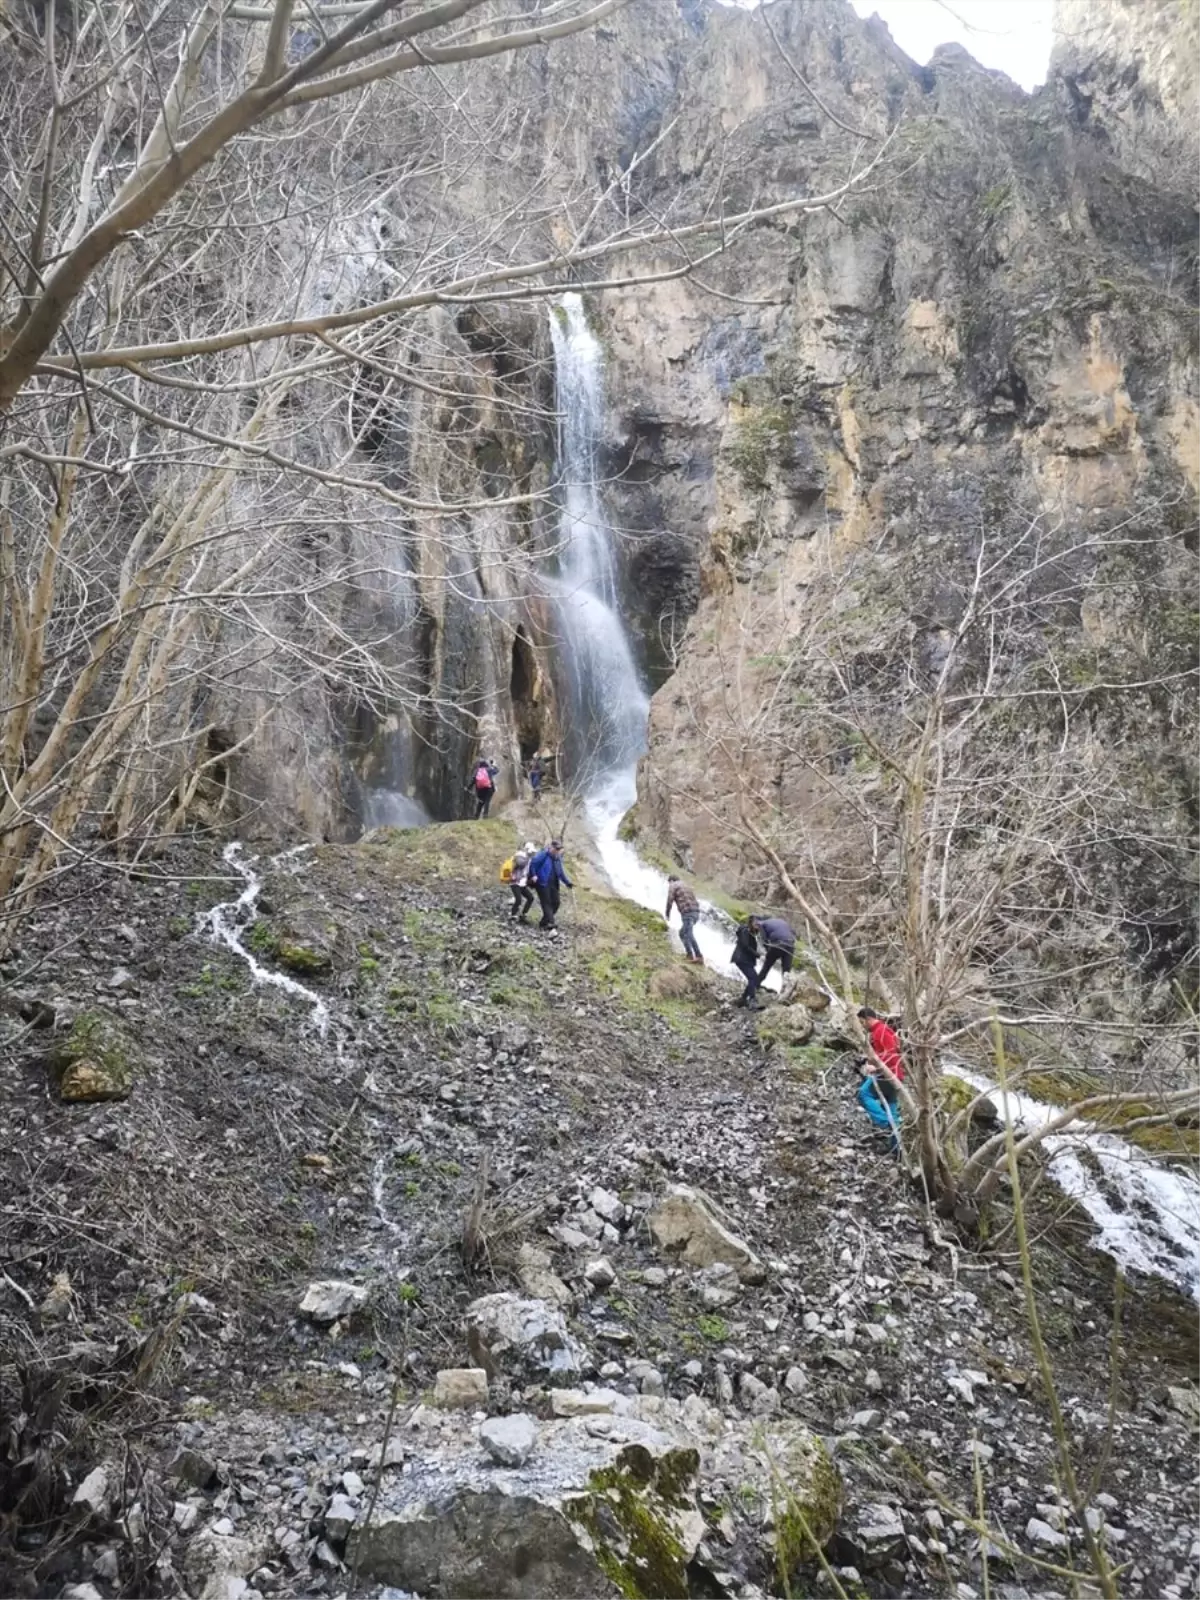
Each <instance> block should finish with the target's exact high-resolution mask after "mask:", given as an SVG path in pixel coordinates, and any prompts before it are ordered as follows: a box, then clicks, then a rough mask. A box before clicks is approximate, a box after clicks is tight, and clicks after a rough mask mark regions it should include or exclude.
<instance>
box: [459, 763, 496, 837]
mask: <svg viewBox="0 0 1200 1600" xmlns="http://www.w3.org/2000/svg"><path fill="white" fill-rule="evenodd" d="M499 771H500V768H499V767H498V766H497V765H496V763H495V762H494V761H489V760H488V759H487V757H486V756H481V757H480V758H479V760H478V761H477V762H476V763H475V767H474V770H473V771H472V773H471V781H470V783H468V785H467V793H468V794H471V793H474V795H475V821H476V822H478V821H479V819H480V817H486V816H487V814H488V808H489V806H490V805H491V803H492V797H493V796H494V795H495V793H496V774H497V773H498V772H499Z"/></svg>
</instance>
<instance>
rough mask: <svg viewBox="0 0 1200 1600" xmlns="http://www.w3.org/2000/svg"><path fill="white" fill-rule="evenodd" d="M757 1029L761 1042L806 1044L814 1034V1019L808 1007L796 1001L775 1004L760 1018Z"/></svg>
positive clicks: (768, 1043) (766, 1043)
mask: <svg viewBox="0 0 1200 1600" xmlns="http://www.w3.org/2000/svg"><path fill="white" fill-rule="evenodd" d="M755 1031H756V1033H757V1034H758V1038H759V1042H760V1043H761V1044H765V1045H768V1046H769V1045H773V1044H777V1045H785V1046H786V1045H804V1044H807V1043H808V1041H809V1040H810V1039H811V1038H812V1036H813V1019H812V1015H811V1013H810V1012H809V1010H808V1007H807V1006H803V1005H801V1004H800V1003H799V1002H798V1001H796V1002H793V1003H792V1004H790V1005H779V1006H773V1007H772V1008H771V1010H770V1011H768V1012H767V1013H766V1015H765V1016H763V1017H760V1018H759V1020H758V1026H757V1028H756V1029H755Z"/></svg>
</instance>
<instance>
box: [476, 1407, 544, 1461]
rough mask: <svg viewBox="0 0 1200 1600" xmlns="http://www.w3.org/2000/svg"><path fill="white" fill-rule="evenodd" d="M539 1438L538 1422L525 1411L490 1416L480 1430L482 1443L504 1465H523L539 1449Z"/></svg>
mask: <svg viewBox="0 0 1200 1600" xmlns="http://www.w3.org/2000/svg"><path fill="white" fill-rule="evenodd" d="M537 1438H538V1428H537V1423H536V1422H535V1421H534V1419H533V1418H532V1417H529V1416H526V1415H525V1413H524V1412H523V1411H522V1412H518V1413H517V1414H516V1415H514V1416H511V1417H489V1418H488V1420H487V1421H486V1422H485V1423H484V1424H483V1426H482V1427H481V1428H480V1430H479V1442H480V1444H481V1445H482V1446H483V1448H484V1449H485V1450H486V1451H487V1453H488V1455H489V1456H490V1457H491V1458H492V1460H493V1461H495V1462H498V1463H499V1465H500V1466H502V1467H523V1466H524V1465H525V1463H526V1462H527V1461H528V1460H529V1458H530V1456H531V1455H532V1454H533V1452H534V1451H535V1450H536V1449H537Z"/></svg>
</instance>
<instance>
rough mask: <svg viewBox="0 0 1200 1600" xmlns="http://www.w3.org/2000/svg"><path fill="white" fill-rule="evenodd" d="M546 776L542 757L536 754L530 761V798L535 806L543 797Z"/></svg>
mask: <svg viewBox="0 0 1200 1600" xmlns="http://www.w3.org/2000/svg"><path fill="white" fill-rule="evenodd" d="M545 776H546V769H545V768H544V767H543V766H542V758H541V756H537V755H535V756H534V758H533V760H532V761H531V762H530V763H529V798H530V801H531V802H532V804H533V805H535V806H536V805H537V803H538V801H539V800H540V799H541V798H542V779H543V778H544V777H545Z"/></svg>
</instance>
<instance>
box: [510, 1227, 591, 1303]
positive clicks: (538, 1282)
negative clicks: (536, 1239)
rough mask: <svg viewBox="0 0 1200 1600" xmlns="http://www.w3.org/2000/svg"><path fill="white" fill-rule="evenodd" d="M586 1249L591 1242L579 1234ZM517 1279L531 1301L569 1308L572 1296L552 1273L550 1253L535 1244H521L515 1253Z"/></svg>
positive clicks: (555, 1274) (560, 1280) (556, 1275)
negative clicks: (543, 1301)
mask: <svg viewBox="0 0 1200 1600" xmlns="http://www.w3.org/2000/svg"><path fill="white" fill-rule="evenodd" d="M579 1237H580V1239H581V1240H582V1241H583V1246H584V1247H585V1248H586V1247H587V1246H589V1245H590V1244H591V1240H590V1239H588V1238H587V1237H586V1236H585V1235H584V1234H580V1236H579ZM517 1277H518V1278H520V1280H521V1287H522V1289H524V1291H525V1293H526V1294H527V1295H529V1297H530V1298H531V1299H533V1300H545V1301H546V1303H547V1304H548V1305H552V1306H569V1305H570V1303H571V1301H572V1299H573V1298H574V1296H573V1295H572V1294H571V1291H570V1289H568V1288H567V1286H566V1284H565V1283H564V1282H563V1281H562V1279H561V1278H560V1277H559V1276H558V1274H557V1273H556V1272H554V1271H553V1269H552V1268H551V1265H550V1253H549V1251H547V1250H543V1249H541V1248H540V1247H539V1246H538V1245H536V1244H523V1245H522V1246H521V1248H520V1250H519V1251H518V1252H517Z"/></svg>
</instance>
